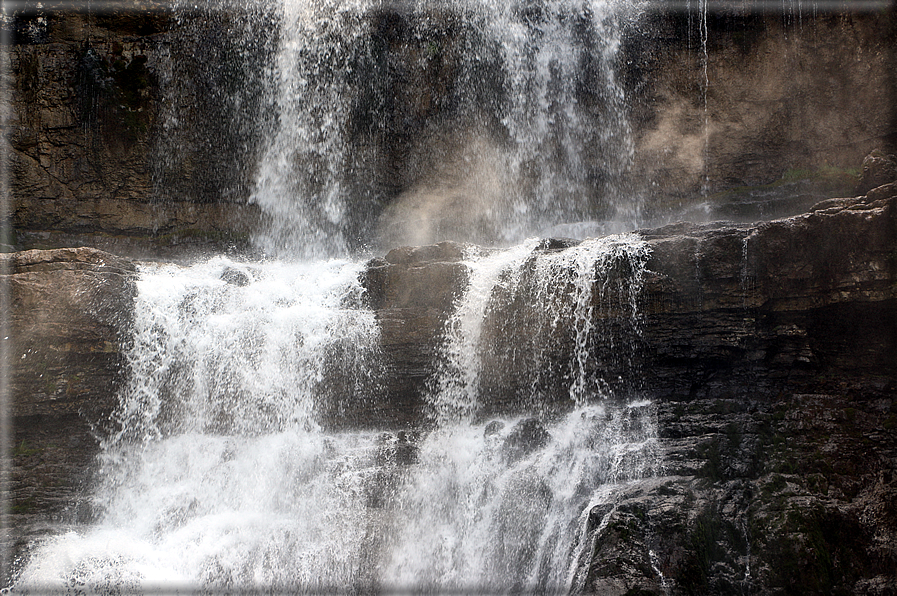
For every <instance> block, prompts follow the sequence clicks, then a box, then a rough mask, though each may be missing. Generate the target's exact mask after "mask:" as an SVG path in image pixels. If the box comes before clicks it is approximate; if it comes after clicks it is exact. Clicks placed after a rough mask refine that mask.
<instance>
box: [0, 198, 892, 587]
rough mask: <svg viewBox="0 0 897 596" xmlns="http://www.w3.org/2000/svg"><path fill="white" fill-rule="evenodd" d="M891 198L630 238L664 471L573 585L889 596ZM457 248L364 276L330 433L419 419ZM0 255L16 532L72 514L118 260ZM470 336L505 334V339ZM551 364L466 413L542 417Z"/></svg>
mask: <svg viewBox="0 0 897 596" xmlns="http://www.w3.org/2000/svg"><path fill="white" fill-rule="evenodd" d="M889 194H892V193H891V191H890V190H889V186H882V187H879V188H877V189H874V190H873V191H870V192H869V194H868V195H867V196H865V197H859V198H854V199H843V200H836V201H828V202H826V203H822V204H820V205H818V206H817V207H816V208H815V209H814V210H813V211H812V212H810V213H807V214H804V215H801V216H798V217H793V218H789V219H783V220H776V221H771V222H765V223H761V224H757V225H752V226H741V227H739V226H730V225H725V224H713V225H704V226H698V225H691V224H676V225H673V226H667V227H665V228H661V229H657V230H645V231H642V232H641V235H642V237H643V238H644V239H645V240H646V241H647V243H648V245H649V246H650V247H651V249H652V255H651V258H650V259H649V260H648V262H647V270H646V272H645V275H644V280H643V283H644V285H643V287H642V291H641V294H640V308H641V312H642V315H643V320H642V322H641V324H640V326H639V329H640V331H639V333H638V336H639V342H638V343H637V344H634V352H633V354H632V359H631V363H632V371H634V372H632V373H631V374H633V375H637V376H638V377H639V378H638V379H637V381H638V382H635V380H632V379H630V381H631V382H629V383H622V384H621V387H624V388H628V390H629V391H630V392H631V395H630V396H631V397H636V398H638V397H640V396H641V395H644V396H646V397H648V398H651V399H652V400H653V401H654V402H655V404H656V407H657V417H658V425H657V426H658V429H659V435H660V437H659V439H660V445H661V448H662V450H663V453H664V460H663V461H664V466H665V472H664V475H662V476H660V477H654V478H650V479H647V480H644V481H641V482H638V483H630V484H626V485H621V486H620V487H619V488H618V489H617V491H618V494H616V496H615V497H614V499H613V502H614V503H615V505H614V507H612V508H607V507H604V508H597V509H596V510H595V511H593V512H592V513H591V516H590V527H589V529H588V532H587V537H586V538H587V539H588V540H591V541H592V548H591V550H587V551H586V552H589V553H591V554H590V555H589V556H587V557H585V558H584V559H583V560H582V561H581V567H580V569H579V572H578V574H577V578H578V583H577V586H578V588H577V589H578V590H581V591H583V592H589V593H596V594H625V593H630V594H632V593H642V594H644V593H646V592H647V593H654V594H662V593H671V594H741V593H744V592H751V593H758V594H778V593H814V594H829V593H859V594H891V593H893V591H894V589H895V584H897V577H895V572H894V570H895V569H897V542H895V540H894V536H895V535H897V512H895V509H894V503H895V499H894V497H895V495H897V399H895V398H897V360H895V359H894V358H893V355H894V354H895V353H897V314H895V313H897V260H895V251H897V211H895V202H897V198H895V197H893V196H892V197H890V198H887V196H888V195H889ZM876 197H877V198H876ZM569 244H570V243H569V242H546V243H543V245H542V246H541V247H540V248H539V249H538V250H542V251H546V250H548V251H550V250H556V251H562V250H568V248H565V247H566V246H568V245H569ZM469 250H473V247H464V246H461V245H458V244H453V243H443V244H440V245H435V246H425V247H418V248H401V249H395V250H393V251H391V252H390V253H388V254H387V255H386V257H385V258H383V259H375V260H374V261H372V262H371V263H370V264H369V267H368V269H367V271H366V273H365V275H364V283H365V286H366V288H367V293H368V300H369V303H370V305H371V307H372V308H374V310H375V311H376V313H377V317H378V320H379V321H380V325H381V338H382V357H383V363H384V381H383V387H380V388H376V389H375V390H374V391H373V392H372V396H370V399H366V400H360V401H358V402H352V403H351V404H349V403H347V404H346V406H347V408H349V407H350V406H353V405H354V406H355V409H354V410H352V411H349V410H347V411H340V412H337V413H335V414H334V415H333V416H334V418H333V419H332V420H330V421H328V423H329V424H331V425H332V426H333V427H353V428H359V427H364V428H370V427H380V428H390V427H392V428H396V429H401V428H405V429H407V428H411V429H420V428H426V427H427V426H429V425H430V424H431V423H432V421H431V418H430V415H431V412H430V411H429V410H428V404H427V399H426V394H427V391H428V387H429V385H428V382H429V381H430V380H431V379H432V377H433V375H434V373H435V372H436V371H437V370H438V364H437V359H439V358H440V349H441V346H442V341H443V333H444V327H445V324H446V321H447V318H448V316H449V315H450V313H451V312H452V310H453V308H454V306H455V303H456V300H457V299H458V297H459V296H460V295H461V294H462V292H463V290H464V288H465V287H466V284H467V280H468V271H467V267H466V266H465V265H464V263H463V257H464V254H465V251H469ZM2 262H3V264H4V266H5V267H6V274H5V275H4V276H3V281H4V283H6V284H7V287H8V288H9V295H10V301H11V306H12V308H11V313H12V314H11V320H10V324H11V329H10V333H11V335H10V340H9V341H10V345H9V348H8V354H9V355H10V362H9V365H10V369H9V370H10V385H11V397H12V421H13V424H14V429H15V433H14V445H13V453H12V455H13V463H14V467H13V469H12V485H11V489H12V490H11V496H12V509H11V512H12V517H13V519H14V521H15V522H16V523H15V524H14V527H21V528H25V527H30V528H32V529H33V528H35V527H36V524H35V523H34V522H37V521H40V520H42V519H47V518H54V516H60V515H62V514H63V512H64V511H65V509H66V507H71V506H74V505H75V504H77V503H78V500H77V498H76V495H77V492H76V489H77V486H78V482H79V481H80V480H81V479H83V478H84V474H85V473H86V471H87V470H88V466H89V463H90V462H91V459H92V457H93V456H94V455H95V453H96V449H97V436H98V434H97V433H99V434H102V433H103V432H108V428H107V425H108V424H109V415H110V413H111V412H112V409H113V408H114V406H115V401H116V399H115V396H116V390H117V387H118V386H119V385H120V383H121V382H122V380H123V379H124V378H125V375H126V374H127V370H126V369H125V368H124V361H123V357H122V351H123V347H124V346H125V344H126V342H127V337H128V335H127V331H128V328H129V322H130V320H131V309H132V308H133V296H134V285H133V278H132V276H133V270H134V267H133V265H132V264H131V263H130V262H129V261H127V260H123V259H120V258H117V257H113V256H111V255H109V254H106V253H101V252H98V251H95V250H91V249H65V250H56V251H25V252H21V253H13V254H10V255H6V256H5V257H3V261H2ZM501 308H502V307H501V305H499V304H496V305H494V308H493V312H492V313H491V314H490V317H491V320H493V321H495V322H497V323H498V322H501V321H507V320H510V319H508V317H503V316H496V312H497V311H498V310H500V309H501ZM511 314H513V313H512V312H509V313H508V315H509V316H510V315H511ZM523 314H525V313H520V315H521V316H520V317H518V319H519V320H520V321H525V317H524V316H523ZM593 316H594V321H593V323H594V324H596V325H598V324H601V325H612V324H613V321H614V318H615V317H618V316H620V313H619V312H615V311H613V309H612V310H610V311H608V310H603V309H600V308H596V309H595V310H594V315H593ZM520 327H521V328H523V327H525V325H520ZM487 333H488V334H491V335H490V337H492V338H493V339H496V340H498V341H504V340H507V339H509V338H510V339H511V340H513V338H514V337H515V336H514V329H512V328H510V327H507V326H505V327H501V326H497V327H495V328H493V329H489V330H487ZM560 333H561V335H563V330H561V332H560ZM558 345H562V344H558ZM570 349H572V347H571V348H570ZM596 349H599V347H596ZM559 350H560V351H557V352H552V353H551V355H550V358H544V359H541V360H540V361H539V362H541V363H542V365H543V366H544V367H545V368H544V370H541V371H535V372H534V371H531V370H520V369H515V368H514V366H515V363H519V362H524V363H525V364H526V363H528V364H527V366H531V365H532V362H533V361H532V360H526V361H523V360H521V361H517V360H514V359H508V360H501V357H502V354H503V352H502V351H497V352H496V353H495V355H494V356H495V357H496V358H499V360H498V361H497V365H496V366H495V367H494V370H495V371H497V372H496V375H498V376H495V378H494V379H493V380H492V381H488V383H489V384H488V386H487V387H486V389H487V391H484V392H482V394H481V395H480V397H479V399H480V402H481V405H482V410H483V412H481V415H482V416H492V415H496V414H503V413H507V414H510V413H513V414H521V413H524V412H526V413H530V414H536V415H543V416H551V415H553V413H554V412H556V411H557V410H559V409H564V408H565V407H569V405H570V402H569V401H567V400H569V395H567V394H566V391H564V390H563V389H564V388H565V387H566V386H567V385H566V384H568V383H569V382H570V380H569V378H568V377H565V374H566V373H565V371H564V369H563V367H559V366H557V362H558V361H562V360H563V359H564V358H569V357H570V353H565V352H563V350H562V349H560V348H559ZM589 361H590V362H595V363H598V364H600V363H601V362H604V361H606V360H602V359H601V358H597V359H594V360H589ZM588 372H589V374H593V375H602V374H606V372H607V371H605V370H599V369H596V370H591V371H588ZM534 374H538V375H540V376H539V378H540V379H542V381H543V382H544V384H545V386H549V385H551V384H554V385H556V386H557V387H560V388H561V389H562V390H561V391H559V392H557V393H552V392H550V391H548V392H545V393H544V395H545V396H547V399H548V400H550V401H551V403H550V404H547V405H548V406H550V407H545V406H546V404H542V403H535V402H533V401H532V400H523V407H522V408H521V407H520V405H519V404H520V402H519V401H518V402H515V401H514V400H513V399H512V398H513V397H514V396H521V395H527V394H530V393H531V392H532V390H533V386H532V384H531V382H530V380H531V379H532V378H533V375H534ZM624 381H625V379H624ZM350 409H351V408H350ZM521 410H523V411H521ZM72 513H77V511H76V512H71V511H70V512H68V513H65V515H72ZM83 514H84V515H87V514H89V512H84V513H83ZM68 519H71V518H68ZM26 522H28V523H26ZM19 524H21V525H19ZM25 538H26V537H25V536H23V535H21V534H18V535H15V536H13V537H12V540H14V541H15V540H19V541H21V540H23V539H25ZM633 590H635V592H633ZM637 590H642V592H637Z"/></svg>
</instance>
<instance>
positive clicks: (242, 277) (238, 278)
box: [221, 267, 251, 287]
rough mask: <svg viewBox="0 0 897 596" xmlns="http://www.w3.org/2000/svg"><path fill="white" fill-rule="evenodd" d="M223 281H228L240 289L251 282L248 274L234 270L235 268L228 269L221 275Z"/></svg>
mask: <svg viewBox="0 0 897 596" xmlns="http://www.w3.org/2000/svg"><path fill="white" fill-rule="evenodd" d="M221 280H222V281H226V282H227V283H229V284H231V285H233V286H239V287H243V286H248V285H249V282H250V281H251V280H250V279H249V275H247V274H246V272H244V271H240V270H239V269H234V268H233V267H227V268H226V269H225V270H224V271H223V272H222V273H221Z"/></svg>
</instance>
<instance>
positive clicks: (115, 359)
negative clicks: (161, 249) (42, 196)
mask: <svg viewBox="0 0 897 596" xmlns="http://www.w3.org/2000/svg"><path fill="white" fill-rule="evenodd" d="M0 271H2V275H0V279H2V283H3V284H5V285H6V288H8V292H9V293H8V296H9V311H8V312H9V318H8V320H7V329H6V334H7V339H5V340H4V341H5V342H6V344H7V345H6V350H7V354H8V358H9V367H8V371H9V376H8V383H9V386H8V387H9V396H10V402H9V403H10V411H9V414H10V420H11V423H12V426H13V430H14V432H13V438H12V439H13V444H14V449H13V461H12V464H13V465H12V469H11V470H10V474H11V476H10V480H11V484H10V496H11V508H10V511H11V515H12V517H13V524H12V525H13V526H14V527H16V528H17V532H16V535H15V536H13V537H12V539H13V540H14V541H22V540H24V538H25V537H26V535H27V534H28V532H30V531H31V530H30V529H29V528H31V526H30V525H29V524H30V522H31V521H32V520H35V521H38V522H39V521H40V520H42V519H43V520H45V519H47V518H48V517H55V518H58V517H59V516H60V515H62V513H63V512H64V511H66V510H67V509H69V508H71V507H72V506H73V505H74V504H76V503H77V501H76V496H77V495H78V492H79V491H80V490H81V489H82V487H83V483H84V482H85V481H86V480H87V477H86V471H87V469H88V465H89V464H90V463H91V462H92V460H93V458H94V456H95V455H96V453H97V448H98V445H99V439H100V438H101V437H102V436H103V435H104V434H105V433H107V432H108V431H109V430H110V424H111V422H110V414H111V413H112V411H113V409H114V408H115V406H116V405H117V391H118V389H119V387H120V386H121V383H122V381H123V380H124V377H125V374H126V371H127V368H126V366H127V365H126V362H125V360H124V355H123V350H124V349H125V347H126V346H127V343H128V341H129V329H130V322H131V316H132V307H133V300H134V295H135V286H134V271H135V267H134V265H133V264H132V263H131V262H130V261H128V260H126V259H122V258H120V257H116V256H113V255H111V254H108V253H103V252H100V251H97V250H94V249H88V248H78V249H61V250H51V251H39V250H31V251H24V252H20V253H7V254H2V255H0ZM74 514H76V512H74V511H70V512H69V515H74ZM36 527H38V526H35V528H36ZM19 545H20V544H19ZM14 546H15V545H14V544H13V543H8V542H5V543H4V544H3V547H4V548H7V549H11V548H13V547H14Z"/></svg>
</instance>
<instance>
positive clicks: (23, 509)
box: [9, 497, 37, 513]
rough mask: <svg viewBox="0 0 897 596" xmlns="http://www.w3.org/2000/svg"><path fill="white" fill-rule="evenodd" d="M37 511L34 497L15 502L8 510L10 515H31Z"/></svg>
mask: <svg viewBox="0 0 897 596" xmlns="http://www.w3.org/2000/svg"><path fill="white" fill-rule="evenodd" d="M35 509H37V502H36V501H35V500H34V497H28V498H26V499H22V500H21V501H16V502H15V503H13V505H12V507H10V508H9V512H10V513H32V512H34V510H35Z"/></svg>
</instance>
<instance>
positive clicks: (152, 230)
mask: <svg viewBox="0 0 897 596" xmlns="http://www.w3.org/2000/svg"><path fill="white" fill-rule="evenodd" d="M5 26H6V27H10V26H11V28H12V29H13V31H11V37H12V39H13V42H14V43H13V44H12V45H11V46H10V47H9V65H10V70H11V74H12V83H11V86H10V97H9V98H8V99H9V102H10V103H9V106H10V108H11V110H10V114H11V118H10V120H9V122H8V126H9V128H8V131H9V133H8V135H6V136H5V139H4V140H5V141H6V142H8V143H9V145H8V147H7V149H6V151H5V155H6V159H7V163H8V168H9V170H8V171H9V173H10V191H11V195H12V197H13V200H12V202H11V203H12V204H11V205H10V214H9V216H10V219H11V222H12V226H13V228H14V237H13V238H11V239H9V241H8V242H7V243H9V244H14V245H16V246H19V247H26V248H32V247H34V248H43V247H55V246H81V245H83V244H90V245H94V246H101V247H103V248H107V249H109V250H114V251H116V252H127V253H134V254H150V255H152V254H166V253H167V252H169V249H170V248H171V247H176V246H180V248H179V250H180V252H183V250H184V247H183V245H185V244H186V245H199V246H208V247H212V248H215V249H218V250H220V249H221V248H222V247H227V246H229V245H235V244H240V243H242V242H245V239H246V234H247V230H248V229H249V227H250V226H251V225H252V223H253V222H254V221H255V218H256V213H255V212H254V211H253V210H252V209H251V208H249V207H246V206H245V205H242V204H233V203H232V202H231V200H229V196H230V195H231V194H233V192H229V191H228V189H229V188H230V186H233V185H237V182H235V181H233V180H231V179H230V178H229V177H228V176H227V175H226V174H228V173H231V172H234V171H235V169H234V168H233V167H232V166H227V165H223V164H218V163H216V162H215V159H216V157H218V156H219V154H220V153H224V152H227V151H228V150H229V149H231V147H229V145H227V144H226V143H223V142H220V140H219V141H218V142H212V141H211V140H208V139H203V140H197V139H195V138H194V137H195V136H196V133H195V132H193V129H189V130H183V129H184V128H186V127H187V125H186V124H185V123H184V122H181V124H180V125H178V126H175V129H177V131H178V136H179V141H178V143H179V149H178V151H177V152H175V151H173V148H172V147H171V146H168V145H166V144H165V143H166V140H167V138H168V135H170V134H173V133H172V130H171V129H172V126H173V122H175V121H176V120H175V118H174V115H173V114H172V112H171V111H172V109H173V108H172V107H171V106H170V105H169V102H171V101H172V99H173V97H170V96H172V95H173V91H172V89H171V88H170V87H171V83H170V80H169V79H170V78H171V77H172V76H173V75H174V74H175V73H173V71H172V69H173V67H172V64H171V63H172V56H171V50H172V48H171V45H172V42H173V41H172V38H171V36H170V34H169V31H170V29H171V27H172V17H171V15H170V14H169V13H168V12H166V11H162V10H153V9H150V8H141V7H140V6H139V5H135V7H134V10H119V11H117V12H100V13H99V14H91V13H90V12H77V11H71V12H58V11H48V12H46V13H44V12H42V11H38V12H30V13H25V12H23V13H21V14H17V15H16V17H15V18H13V19H10V20H9V21H8V22H6V23H5ZM210 26H211V25H210ZM191 39H192V38H191ZM175 46H176V47H175V48H174V49H175V50H179V49H183V48H180V47H179V46H177V44H175ZM175 62H176V63H178V61H175ZM183 62H184V61H183V60H182V61H180V63H183ZM188 62H189V61H188ZM180 91H181V94H180V99H179V100H176V101H175V104H176V105H180V103H182V102H183V103H188V104H190V105H204V106H206V107H207V108H208V109H209V110H212V109H213V108H214V107H215V104H214V102H212V101H210V100H208V99H207V98H203V97H197V96H196V93H195V92H193V93H191V91H190V90H189V89H188V90H183V89H182V90H180ZM206 117H207V118H209V117H212V115H211V114H206ZM182 120H184V119H183V118H182ZM187 122H190V121H189V120H188V121H187ZM199 144H201V145H202V147H196V145H199ZM240 157H245V156H240V155H239V154H238V152H232V158H234V159H239V158H240ZM197 170H198V171H199V172H207V173H211V172H215V174H216V175H217V176H218V178H219V182H218V185H217V187H214V188H212V187H209V185H208V184H205V186H201V184H200V183H201V182H202V181H203V180H204V179H205V176H204V175H200V174H197V172H196V171H197ZM238 171H239V172H240V174H241V175H242V174H243V171H242V169H238ZM189 184H194V185H200V186H201V188H200V189H199V190H197V189H191V188H190V187H189ZM201 190H202V191H204V192H200V191H201ZM240 193H241V200H243V199H245V188H243V189H242V190H241V191H240ZM230 199H232V197H230ZM244 202H245V201H244Z"/></svg>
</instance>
